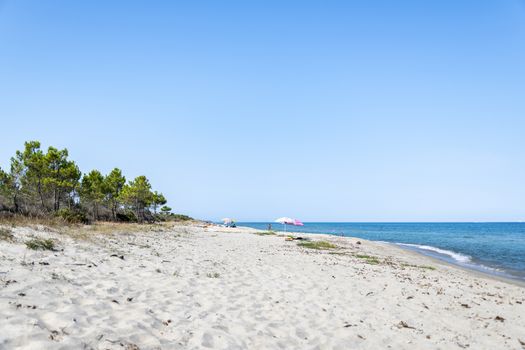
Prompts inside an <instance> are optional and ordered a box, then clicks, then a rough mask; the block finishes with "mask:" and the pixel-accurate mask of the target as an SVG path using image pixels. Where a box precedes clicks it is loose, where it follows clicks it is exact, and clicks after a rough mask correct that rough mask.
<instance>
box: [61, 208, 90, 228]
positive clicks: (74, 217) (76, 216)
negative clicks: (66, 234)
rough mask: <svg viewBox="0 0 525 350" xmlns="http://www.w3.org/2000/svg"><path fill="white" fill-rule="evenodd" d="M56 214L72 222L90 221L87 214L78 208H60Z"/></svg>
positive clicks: (82, 222)
mask: <svg viewBox="0 0 525 350" xmlns="http://www.w3.org/2000/svg"><path fill="white" fill-rule="evenodd" d="M55 215H56V216H57V217H59V218H61V219H62V220H64V221H65V222H67V223H70V224H87V223H89V220H88V218H87V216H86V214H85V213H83V212H81V211H78V210H71V209H68V208H63V209H60V210H59V211H58V212H57V213H56V214H55Z"/></svg>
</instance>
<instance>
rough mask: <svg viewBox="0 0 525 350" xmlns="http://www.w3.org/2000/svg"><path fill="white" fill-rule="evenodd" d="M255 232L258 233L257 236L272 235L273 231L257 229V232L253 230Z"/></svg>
mask: <svg viewBox="0 0 525 350" xmlns="http://www.w3.org/2000/svg"><path fill="white" fill-rule="evenodd" d="M255 234H256V235H258V236H274V235H275V232H273V231H257V232H255Z"/></svg>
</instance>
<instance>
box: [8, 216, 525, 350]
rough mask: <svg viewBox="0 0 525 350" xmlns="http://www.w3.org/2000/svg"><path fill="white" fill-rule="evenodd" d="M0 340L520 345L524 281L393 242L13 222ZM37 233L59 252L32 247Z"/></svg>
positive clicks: (12, 344)
mask: <svg viewBox="0 0 525 350" xmlns="http://www.w3.org/2000/svg"><path fill="white" fill-rule="evenodd" d="M9 230H10V232H11V234H12V236H13V237H12V239H11V240H0V330H1V332H0V349H2V350H3V349H35V350H36V349H203V348H210V349H387V348H392V349H456V348H457V349H461V348H463V349H465V348H470V349H525V288H524V287H523V286H521V285H519V284H513V283H508V282H506V281H504V280H497V279H494V278H490V277H487V276H484V275H480V274H476V273H474V272H470V271H465V270H462V269H459V268H456V267H454V266H451V265H448V264H445V263H442V262H439V261H435V260H433V259H430V258H427V257H424V256H420V255H418V254H416V253H412V252H407V251H404V250H401V249H399V248H397V247H394V246H391V245H388V244H383V243H375V242H368V241H364V240H358V239H354V238H342V237H335V236H325V235H308V237H309V238H311V239H312V240H313V241H315V240H324V241H328V242H330V243H332V244H334V245H336V246H337V248H330V249H324V250H316V249H309V248H306V247H301V246H299V245H298V243H300V241H286V240H285V237H283V236H279V235H258V234H257V233H260V232H259V231H256V230H253V229H244V228H236V229H228V228H222V227H218V226H209V227H206V226H204V225H200V224H199V225H197V224H194V225H182V224H181V225H173V224H170V226H168V225H147V226H142V227H141V226H138V225H137V226H123V225H112V226H108V227H106V226H99V225H95V226H91V227H89V226H86V227H80V228H68V229H50V228H46V227H43V226H34V227H15V228H9ZM32 237H40V238H51V239H53V240H54V241H55V243H56V250H55V251H45V250H30V249H28V248H27V247H26V245H25V242H27V241H28V240H29V239H31V238H32Z"/></svg>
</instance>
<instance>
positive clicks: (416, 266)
mask: <svg viewBox="0 0 525 350" xmlns="http://www.w3.org/2000/svg"><path fill="white" fill-rule="evenodd" d="M401 266H402V267H415V268H418V269H423V270H431V271H434V270H435V269H436V268H435V267H434V266H428V265H413V264H401Z"/></svg>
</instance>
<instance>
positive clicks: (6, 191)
mask: <svg viewBox="0 0 525 350" xmlns="http://www.w3.org/2000/svg"><path fill="white" fill-rule="evenodd" d="M167 202H168V201H167V199H166V198H165V197H164V195H163V194H162V193H160V192H157V191H152V186H151V183H150V181H149V180H148V178H146V176H138V177H136V178H135V179H133V180H131V181H126V177H125V176H124V175H123V174H122V171H121V170H120V169H118V168H115V169H113V170H112V171H111V172H110V173H109V174H107V175H104V174H102V173H101V172H100V171H99V170H96V169H94V170H91V171H90V172H89V173H87V174H84V175H83V176H82V173H81V172H80V170H79V168H78V166H77V164H76V163H75V162H74V161H73V160H71V159H70V158H69V152H68V150H67V149H62V150H60V149H57V148H55V147H49V148H48V149H47V151H44V150H42V149H41V144H40V142H38V141H28V142H26V143H25V144H24V149H23V150H21V151H16V153H15V156H14V157H12V158H11V163H10V168H9V170H7V169H6V170H4V169H2V168H0V213H1V212H8V213H13V214H19V215H27V216H31V217H35V216H36V217H52V216H53V217H59V218H61V219H63V220H64V221H66V222H70V223H86V222H88V221H91V220H92V221H96V220H114V221H119V220H122V221H138V222H148V221H155V220H156V219H157V218H159V217H162V218H164V216H166V215H168V214H169V215H171V208H169V207H166V206H165V205H166V203H167ZM158 208H161V213H160V214H157V211H158ZM167 209H168V210H167Z"/></svg>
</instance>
